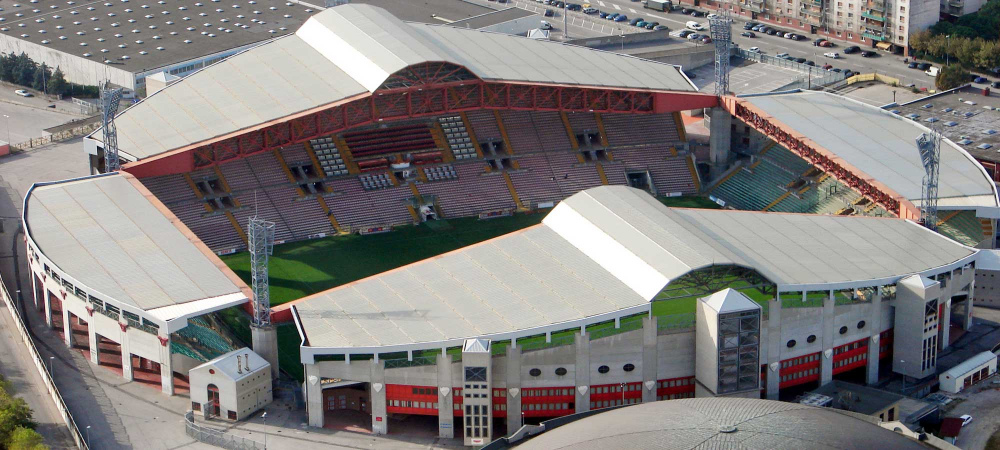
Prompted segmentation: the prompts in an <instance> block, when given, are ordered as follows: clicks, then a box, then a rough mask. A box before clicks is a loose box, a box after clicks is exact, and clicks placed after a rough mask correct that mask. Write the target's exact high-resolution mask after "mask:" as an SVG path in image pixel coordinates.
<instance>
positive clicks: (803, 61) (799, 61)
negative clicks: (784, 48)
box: [792, 58, 806, 64]
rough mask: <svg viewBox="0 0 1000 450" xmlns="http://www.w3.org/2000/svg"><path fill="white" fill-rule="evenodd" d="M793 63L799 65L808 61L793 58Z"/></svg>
mask: <svg viewBox="0 0 1000 450" xmlns="http://www.w3.org/2000/svg"><path fill="white" fill-rule="evenodd" d="M792 61H795V62H797V63H799V64H805V63H806V59H805V58H792Z"/></svg>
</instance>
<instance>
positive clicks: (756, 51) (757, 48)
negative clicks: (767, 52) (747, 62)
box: [747, 47, 763, 53]
mask: <svg viewBox="0 0 1000 450" xmlns="http://www.w3.org/2000/svg"><path fill="white" fill-rule="evenodd" d="M747 51H748V52H750V53H763V52H761V51H760V47H750V48H748V49H747Z"/></svg>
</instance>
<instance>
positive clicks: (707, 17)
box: [705, 14, 719, 19]
mask: <svg viewBox="0 0 1000 450" xmlns="http://www.w3.org/2000/svg"><path fill="white" fill-rule="evenodd" d="M716 17H719V15H718V14H709V15H707V16H705V18H706V19H714V18H716Z"/></svg>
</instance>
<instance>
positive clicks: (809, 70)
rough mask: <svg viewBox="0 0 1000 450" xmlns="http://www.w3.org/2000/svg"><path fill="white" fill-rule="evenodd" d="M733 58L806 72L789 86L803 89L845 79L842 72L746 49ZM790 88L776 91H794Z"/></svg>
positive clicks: (736, 53)
mask: <svg viewBox="0 0 1000 450" xmlns="http://www.w3.org/2000/svg"><path fill="white" fill-rule="evenodd" d="M733 56H739V57H740V58H743V59H745V60H748V61H755V62H759V63H763V64H770V65H772V66H777V67H785V68H788V69H794V70H797V71H799V72H804V73H805V75H804V76H803V77H802V79H800V80H796V81H795V82H793V83H791V84H789V85H788V86H791V85H799V84H801V85H802V86H803V88H810V87H816V86H825V85H828V84H831V83H836V82H838V81H841V80H843V79H844V78H845V77H844V74H843V73H841V72H830V71H826V70H823V69H822V68H820V67H816V66H810V65H807V64H802V63H797V62H795V61H790V60H787V59H782V58H777V57H774V56H771V55H764V54H761V53H758V52H751V51H748V50H745V49H742V48H737V49H735V51H734V55H733ZM806 77H808V78H809V79H808V80H807V79H806ZM810 80H811V81H810ZM788 86H784V87H782V88H779V89H776V91H783V90H789V89H792V88H790V87H788Z"/></svg>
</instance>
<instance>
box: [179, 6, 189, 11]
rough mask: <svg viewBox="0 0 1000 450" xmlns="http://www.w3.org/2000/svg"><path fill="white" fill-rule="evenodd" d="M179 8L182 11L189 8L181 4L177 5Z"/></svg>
mask: <svg viewBox="0 0 1000 450" xmlns="http://www.w3.org/2000/svg"><path fill="white" fill-rule="evenodd" d="M177 9H179V10H181V11H187V9H188V8H187V6H179V7H177Z"/></svg>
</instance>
